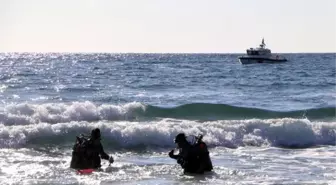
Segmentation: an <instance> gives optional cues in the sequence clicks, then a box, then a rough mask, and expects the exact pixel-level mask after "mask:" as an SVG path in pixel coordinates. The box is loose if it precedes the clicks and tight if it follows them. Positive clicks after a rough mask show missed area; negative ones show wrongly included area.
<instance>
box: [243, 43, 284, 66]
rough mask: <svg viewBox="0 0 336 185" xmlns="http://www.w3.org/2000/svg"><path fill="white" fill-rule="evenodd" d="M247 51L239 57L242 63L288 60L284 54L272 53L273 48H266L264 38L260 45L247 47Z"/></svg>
mask: <svg viewBox="0 0 336 185" xmlns="http://www.w3.org/2000/svg"><path fill="white" fill-rule="evenodd" d="M246 53H247V54H246V55H244V56H241V57H239V58H238V59H239V62H240V63H241V64H254V63H279V62H286V61H287V59H286V58H285V57H283V56H280V55H278V54H272V52H271V50H270V49H267V48H266V44H265V41H264V38H263V39H262V41H261V44H260V45H259V47H257V48H250V49H247V50H246Z"/></svg>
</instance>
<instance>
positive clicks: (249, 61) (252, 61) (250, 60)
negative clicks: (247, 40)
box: [239, 57, 287, 64]
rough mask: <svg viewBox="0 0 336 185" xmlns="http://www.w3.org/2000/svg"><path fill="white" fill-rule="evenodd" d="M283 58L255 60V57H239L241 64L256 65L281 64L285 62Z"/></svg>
mask: <svg viewBox="0 0 336 185" xmlns="http://www.w3.org/2000/svg"><path fill="white" fill-rule="evenodd" d="M286 61H287V59H285V58H278V59H276V58H256V57H239V62H240V63H241V64H258V63H271V64H273V63H282V62H286Z"/></svg>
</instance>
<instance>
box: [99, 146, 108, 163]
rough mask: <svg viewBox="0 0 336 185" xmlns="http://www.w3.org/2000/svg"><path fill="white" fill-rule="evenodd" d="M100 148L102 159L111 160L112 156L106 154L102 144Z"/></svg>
mask: <svg viewBox="0 0 336 185" xmlns="http://www.w3.org/2000/svg"><path fill="white" fill-rule="evenodd" d="M99 148H100V149H99V154H100V157H101V158H102V159H105V160H109V158H110V156H109V155H107V154H106V153H105V151H104V148H103V145H102V144H101V143H99Z"/></svg>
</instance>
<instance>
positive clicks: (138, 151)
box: [0, 53, 336, 185]
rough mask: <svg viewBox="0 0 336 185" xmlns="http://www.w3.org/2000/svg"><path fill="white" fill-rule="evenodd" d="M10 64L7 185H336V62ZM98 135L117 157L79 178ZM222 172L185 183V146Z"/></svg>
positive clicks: (297, 56) (97, 59)
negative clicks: (193, 146)
mask: <svg viewBox="0 0 336 185" xmlns="http://www.w3.org/2000/svg"><path fill="white" fill-rule="evenodd" d="M283 55H284V56H285V57H286V58H287V59H288V62H284V63H278V64H250V65H242V64H240V63H239V62H238V57H239V56H240V54H216V53H212V54H196V53H191V54H169V53H166V54H159V53H158V54H142V53H1V54H0V184H2V185H4V184H11V185H14V184H18V185H19V184H20V185H22V184H36V185H42V184H48V185H51V184H54V185H56V184H72V185H74V184H102V185H104V184H128V185H133V184H149V185H153V184H166V185H172V184H233V185H236V184H258V185H259V184H286V185H287V184H292V185H294V184H295V185H298V184H336V53H289V54H283ZM94 128H99V129H100V130H101V133H102V144H103V146H104V150H105V152H106V153H108V154H109V155H112V156H113V157H114V160H115V162H114V163H113V164H111V165H109V163H108V161H105V160H102V170H101V171H95V172H93V173H92V174H88V175H81V174H78V173H77V171H76V170H73V169H70V167H69V166H70V161H71V155H72V148H73V145H74V143H75V140H76V136H79V135H80V134H85V135H88V134H90V131H91V130H92V129H94ZM182 132H183V133H185V134H186V135H188V138H192V136H195V135H196V136H197V135H200V134H201V135H203V141H204V142H205V143H206V144H207V145H208V147H209V152H210V157H211V159H212V163H213V166H214V169H213V171H212V172H209V173H206V174H203V175H192V174H183V171H182V169H181V167H180V166H179V165H178V164H177V163H176V161H175V160H173V159H171V158H169V157H168V152H169V151H171V150H172V149H175V148H176V145H175V144H174V137H175V136H176V135H177V134H178V133H182Z"/></svg>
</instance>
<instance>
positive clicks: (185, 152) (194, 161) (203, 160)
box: [169, 133, 213, 174]
mask: <svg viewBox="0 0 336 185" xmlns="http://www.w3.org/2000/svg"><path fill="white" fill-rule="evenodd" d="M201 139H202V138H200V139H199V140H198V141H197V142H196V144H195V145H191V144H190V143H189V142H188V141H187V139H186V136H185V134H184V133H180V134H178V135H177V136H176V137H175V141H174V142H175V143H176V144H177V146H178V148H179V153H178V154H177V155H174V150H171V151H170V152H169V157H170V158H173V159H176V160H177V163H178V164H180V165H181V167H182V168H183V170H184V171H183V172H184V173H197V174H202V173H204V172H207V171H211V170H212V168H213V167H212V162H211V159H210V156H209V151H208V148H207V146H206V144H205V143H204V142H203V141H202V140H201Z"/></svg>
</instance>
